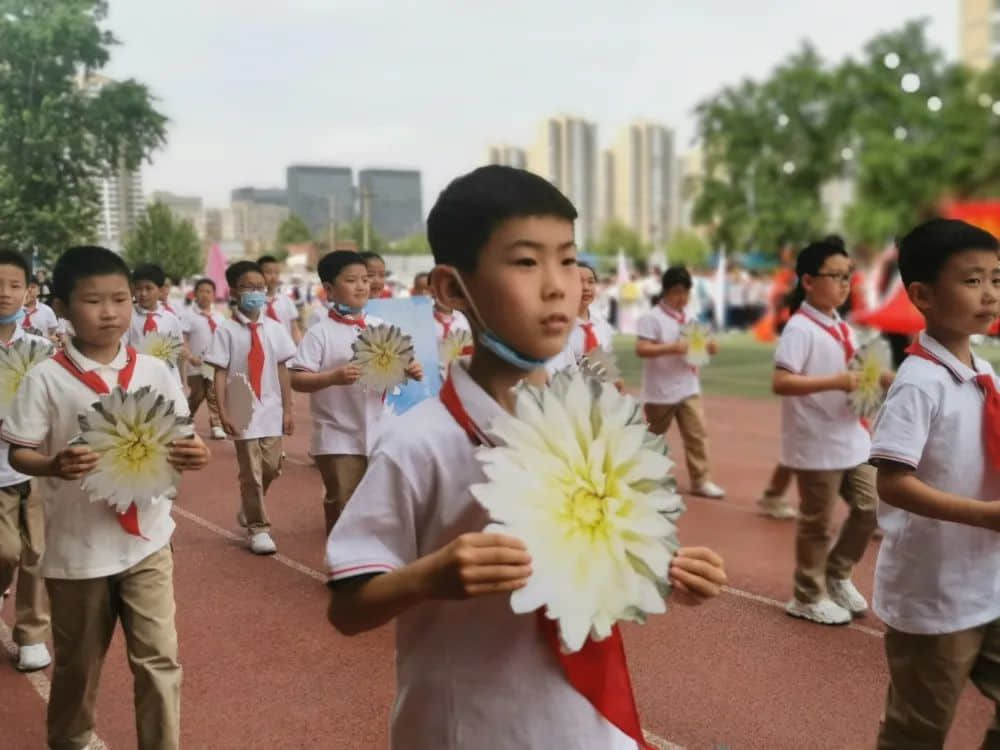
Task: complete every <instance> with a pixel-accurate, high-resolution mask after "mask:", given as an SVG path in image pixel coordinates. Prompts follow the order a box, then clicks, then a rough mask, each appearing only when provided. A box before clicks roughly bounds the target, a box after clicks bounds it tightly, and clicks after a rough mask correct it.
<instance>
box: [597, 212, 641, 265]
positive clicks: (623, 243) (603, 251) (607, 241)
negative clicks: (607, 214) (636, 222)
mask: <svg viewBox="0 0 1000 750" xmlns="http://www.w3.org/2000/svg"><path fill="white" fill-rule="evenodd" d="M587 250H588V251H589V252H592V253H594V254H595V255H617V253H618V251H619V250H624V251H625V254H626V255H627V256H628V257H630V258H636V259H638V258H645V257H647V256H648V255H649V253H650V250H651V248H650V246H649V245H648V244H647V243H644V242H643V241H642V240H641V239H640V237H639V235H638V234H637V233H636V232H634V231H632V230H631V229H630V228H629V227H628V226H626V225H625V224H624V223H622V222H620V221H618V220H617V219H612V220H611V221H609V222H608V223H607V224H605V225H604V226H603V227H601V233H600V234H599V235H598V236H597V238H596V239H595V240H594V241H593V242H592V243H591V245H590V246H589V247H588V248H587Z"/></svg>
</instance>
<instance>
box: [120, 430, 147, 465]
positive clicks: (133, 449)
mask: <svg viewBox="0 0 1000 750" xmlns="http://www.w3.org/2000/svg"><path fill="white" fill-rule="evenodd" d="M117 452H118V456H119V457H120V458H121V460H122V461H124V462H125V463H126V464H127V465H128V468H129V469H130V470H131V471H141V470H142V469H143V467H144V466H145V464H146V462H147V461H149V459H150V457H151V456H152V455H153V452H154V447H153V441H152V440H151V439H150V434H149V430H148V429H140V430H137V431H135V432H133V433H132V434H130V435H129V436H128V437H127V438H124V439H123V440H122V442H121V444H120V445H119V447H118V451H117Z"/></svg>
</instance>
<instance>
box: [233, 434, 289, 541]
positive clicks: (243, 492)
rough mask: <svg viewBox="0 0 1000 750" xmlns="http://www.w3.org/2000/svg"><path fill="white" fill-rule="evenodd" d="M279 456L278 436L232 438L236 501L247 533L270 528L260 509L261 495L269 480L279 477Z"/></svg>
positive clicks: (265, 489)
mask: <svg viewBox="0 0 1000 750" xmlns="http://www.w3.org/2000/svg"><path fill="white" fill-rule="evenodd" d="M283 457H284V454H283V453H282V450H281V438H280V437H267V438H254V439H251V440H237V441H236V461H237V463H238V464H239V467H240V475H239V476H240V501H241V502H242V505H243V515H244V516H245V517H246V521H247V531H248V532H249V533H250V534H259V533H261V532H265V531H270V530H271V522H270V520H268V518H267V511H266V510H265V509H264V495H266V494H267V490H268V488H269V487H270V486H271V482H273V481H274V480H275V479H277V478H278V477H279V476H281V464H282V458H283Z"/></svg>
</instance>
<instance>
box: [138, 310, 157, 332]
mask: <svg viewBox="0 0 1000 750" xmlns="http://www.w3.org/2000/svg"><path fill="white" fill-rule="evenodd" d="M142 314H143V315H145V316H146V319H145V320H144V321H143V323H142V335H143V336H145V335H146V334H147V333H155V332H156V331H158V330H160V328H159V326H158V325H157V324H156V316H157V315H158V313H155V312H149V310H143V311H142Z"/></svg>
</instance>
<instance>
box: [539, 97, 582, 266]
mask: <svg viewBox="0 0 1000 750" xmlns="http://www.w3.org/2000/svg"><path fill="white" fill-rule="evenodd" d="M528 169H530V170H531V171H532V172H534V173H535V174H538V175H541V176H542V177H544V178H545V179H547V180H548V181H549V182H551V183H552V184H553V185H555V186H556V187H557V188H559V189H560V190H561V191H562V192H563V193H564V194H565V195H566V197H568V198H569V199H570V200H571V201H572V202H573V205H574V206H576V210H577V213H578V214H579V217H578V218H577V222H576V241H577V244H578V245H580V247H583V246H584V245H586V244H587V243H588V242H590V240H591V239H592V238H593V237H594V236H595V235H596V233H597V204H598V197H597V125H596V124H594V123H592V122H587V121H586V120H583V119H580V118H578V117H570V116H566V115H563V116H559V117H550V118H549V119H547V120H545V121H544V122H542V124H541V126H540V127H539V132H538V141H537V143H536V144H535V148H534V149H532V151H531V153H530V154H529V157H528Z"/></svg>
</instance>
